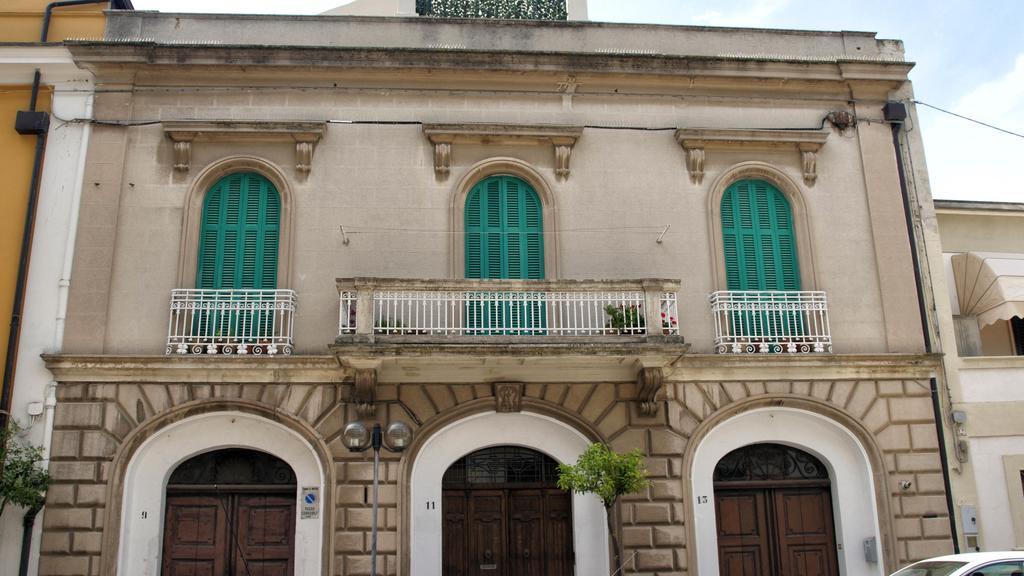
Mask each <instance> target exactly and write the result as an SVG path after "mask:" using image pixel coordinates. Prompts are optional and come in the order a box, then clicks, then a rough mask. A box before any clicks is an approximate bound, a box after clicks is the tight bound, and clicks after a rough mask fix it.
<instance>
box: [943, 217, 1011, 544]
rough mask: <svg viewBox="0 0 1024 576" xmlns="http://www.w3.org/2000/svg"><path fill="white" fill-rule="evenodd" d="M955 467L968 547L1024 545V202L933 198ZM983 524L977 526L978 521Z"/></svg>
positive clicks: (955, 478)
mask: <svg viewBox="0 0 1024 576" xmlns="http://www.w3.org/2000/svg"><path fill="white" fill-rule="evenodd" d="M935 208H936V213H937V215H938V223H939V236H940V237H941V241H942V250H943V263H944V266H945V278H944V282H941V283H937V286H940V287H941V286H945V287H946V288H947V289H948V294H949V306H950V309H951V315H950V316H947V317H944V318H942V323H943V333H944V334H945V335H946V336H947V338H948V341H947V342H946V343H945V345H944V349H945V350H946V358H945V364H946V368H947V377H948V380H949V383H950V391H951V394H952V401H953V413H952V416H951V418H950V420H949V422H947V425H949V426H950V427H951V428H952V429H953V435H952V436H953V438H954V439H955V442H954V443H953V444H952V445H951V446H950V455H951V457H955V459H956V460H954V461H959V465H958V466H957V467H956V469H955V470H954V472H953V474H952V479H953V493H954V495H955V496H956V500H957V504H958V505H959V506H960V507H961V509H960V515H961V518H962V520H961V522H962V527H963V530H964V531H965V532H966V533H967V536H966V544H967V547H968V548H977V549H980V550H984V551H989V550H1011V549H1018V550H1019V549H1022V548H1024V204H1011V203H997V202H968V201H955V200H936V201H935ZM972 517H973V518H974V519H975V520H976V522H974V523H972V522H971V521H970V519H971V518H972Z"/></svg>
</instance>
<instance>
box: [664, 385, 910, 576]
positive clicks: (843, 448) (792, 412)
mask: <svg viewBox="0 0 1024 576" xmlns="http://www.w3.org/2000/svg"><path fill="white" fill-rule="evenodd" d="M764 442H772V443H777V444H785V445H789V446H793V447H795V448H799V449H800V450H803V451H805V452H807V453H809V454H811V455H813V456H815V457H816V458H818V459H819V460H821V461H822V462H823V463H824V464H825V465H826V467H828V469H829V477H830V482H831V483H832V494H833V516H834V518H835V522H836V541H837V542H838V543H839V544H841V547H842V550H839V551H838V559H839V566H840V573H842V574H876V575H882V574H884V573H888V569H889V568H891V567H892V566H888V567H887V563H889V564H891V563H892V559H893V558H894V552H895V542H894V540H893V539H892V538H893V532H892V527H891V526H890V525H889V519H890V518H891V515H890V513H889V498H888V489H887V484H886V468H885V463H884V459H883V458H882V455H881V451H880V450H879V448H878V446H877V445H876V443H875V442H874V439H873V436H872V434H871V433H870V432H869V431H868V430H867V429H866V428H864V426H863V425H862V424H861V423H860V422H858V421H857V420H856V419H854V418H852V417H850V416H849V415H848V414H846V413H845V412H843V411H842V410H839V409H837V408H834V407H832V406H829V405H827V404H824V403H820V402H815V401H813V400H808V399H806V398H801V397H797V396H788V395H787V396H780V395H773V396H765V397H758V398H751V399H749V400H745V401H741V402H737V403H735V404H732V405H730V406H728V407H726V408H724V409H723V410H721V411H720V412H719V413H717V414H716V415H714V416H713V417H711V418H709V419H707V420H705V421H704V422H702V423H701V424H700V426H698V427H697V429H696V430H695V431H694V433H693V435H692V436H691V438H690V441H689V442H688V443H687V447H686V451H685V453H684V456H683V470H687V471H689V479H688V480H684V486H683V489H684V492H689V493H690V496H691V497H690V498H687V499H686V511H685V512H686V517H687V518H690V519H691V525H692V526H693V529H692V530H689V531H688V541H687V554H688V559H689V564H688V565H689V566H693V567H696V569H697V570H698V571H699V572H700V573H701V574H708V575H710V576H715V575H717V574H718V558H717V554H718V552H717V534H716V524H715V512H714V499H713V493H714V491H713V487H712V474H713V471H714V468H715V466H716V465H717V464H718V462H719V461H720V460H721V458H722V457H723V456H725V455H726V454H727V453H728V452H730V451H731V450H733V449H736V448H740V447H742V446H746V445H750V444H758V443H764ZM865 486H866V487H868V490H867V492H868V493H867V494H865V490H864V487H865ZM702 497H706V500H705V499H704V498H702ZM698 500H700V501H699V502H698ZM866 500H868V501H871V502H872V503H873V504H872V505H871V506H865V505H864V502H865V501H866ZM871 537H874V538H876V539H877V541H878V544H879V562H878V563H877V564H868V563H867V562H866V561H865V560H864V557H863V555H862V554H860V550H861V544H862V542H863V540H864V539H866V538H871Z"/></svg>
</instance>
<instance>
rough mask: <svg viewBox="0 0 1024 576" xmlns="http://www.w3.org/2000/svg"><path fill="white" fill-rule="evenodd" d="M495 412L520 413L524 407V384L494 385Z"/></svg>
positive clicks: (499, 383) (504, 383) (506, 383)
mask: <svg viewBox="0 0 1024 576" xmlns="http://www.w3.org/2000/svg"><path fill="white" fill-rule="evenodd" d="M494 400H495V410H496V411H497V412H519V411H520V410H522V405H523V384H522V382H498V383H496V384H495V385H494Z"/></svg>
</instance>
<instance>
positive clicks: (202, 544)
mask: <svg viewBox="0 0 1024 576" xmlns="http://www.w3.org/2000/svg"><path fill="white" fill-rule="evenodd" d="M294 559H295V490H294V488H293V489H291V490H290V491H282V490H276V491H266V488H265V487H264V488H263V491H255V492H249V491H243V490H234V491H229V492H222V491H219V490H218V491H216V492H212V491H183V492H173V493H168V495H167V515H166V523H165V525H164V546H163V563H162V564H163V566H162V575H163V576H291V575H292V574H293V573H294V569H295V566H294V564H295V560H294Z"/></svg>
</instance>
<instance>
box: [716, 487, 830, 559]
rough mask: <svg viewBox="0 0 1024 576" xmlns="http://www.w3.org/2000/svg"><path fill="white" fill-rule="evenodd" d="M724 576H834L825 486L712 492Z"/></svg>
mask: <svg viewBox="0 0 1024 576" xmlns="http://www.w3.org/2000/svg"><path fill="white" fill-rule="evenodd" d="M715 515H716V523H717V528H718V565H719V572H720V573H721V574H722V576H837V575H838V573H839V572H838V569H837V560H836V543H835V528H834V523H833V519H832V499H831V495H830V491H829V487H828V486H807V487H789V488H787V487H782V486H780V487H759V488H746V489H720V488H716V489H715Z"/></svg>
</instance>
